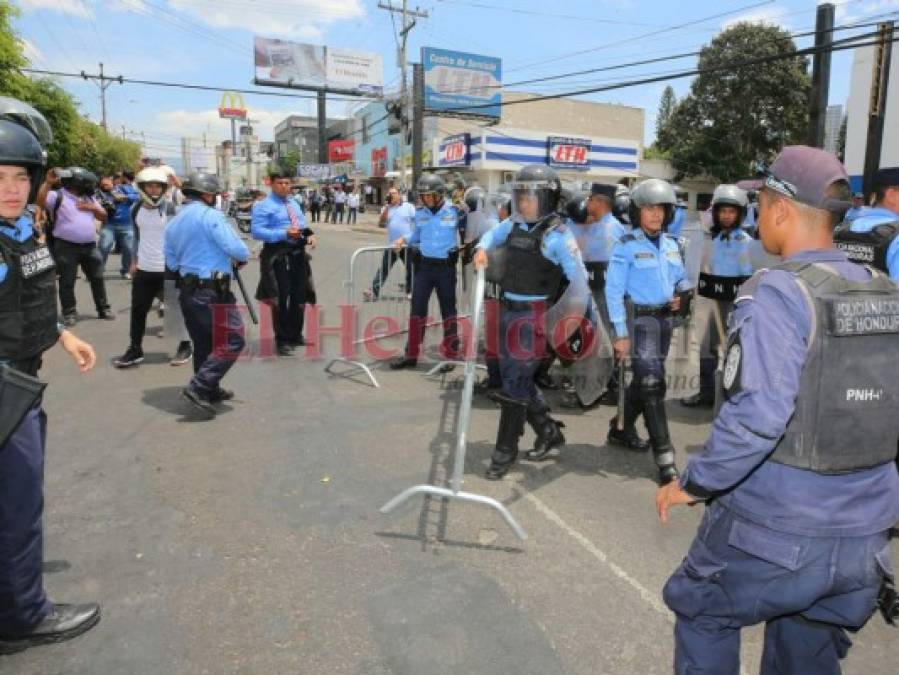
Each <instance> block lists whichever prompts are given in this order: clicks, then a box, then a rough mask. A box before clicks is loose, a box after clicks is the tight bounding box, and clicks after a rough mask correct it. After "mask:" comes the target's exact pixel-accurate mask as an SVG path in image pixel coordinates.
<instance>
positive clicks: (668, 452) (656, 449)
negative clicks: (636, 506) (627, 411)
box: [643, 388, 678, 485]
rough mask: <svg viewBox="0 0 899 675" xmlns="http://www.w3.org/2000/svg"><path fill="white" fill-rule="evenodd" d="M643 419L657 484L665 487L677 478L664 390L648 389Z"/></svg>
mask: <svg viewBox="0 0 899 675" xmlns="http://www.w3.org/2000/svg"><path fill="white" fill-rule="evenodd" d="M643 419H644V420H646V428H647V430H648V431H649V440H650V443H651V444H652V455H653V458H654V459H655V461H656V466H658V467H659V483H660V484H661V485H666V484H668V483H670V482H671V481H673V480H674V479H675V478H677V475H678V474H677V467H676V466H675V465H674V447H673V446H672V445H671V437H670V436H669V434H668V417H667V415H666V414H665V390H664V389H662V388H656V389H654V388H649V389H647V390H646V392H645V394H644V398H643Z"/></svg>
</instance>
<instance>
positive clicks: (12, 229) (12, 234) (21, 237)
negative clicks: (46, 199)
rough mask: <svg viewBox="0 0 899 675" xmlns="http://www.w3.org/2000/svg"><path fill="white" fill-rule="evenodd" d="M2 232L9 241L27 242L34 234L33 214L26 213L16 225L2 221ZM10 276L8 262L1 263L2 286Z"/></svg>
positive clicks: (0, 278)
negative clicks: (7, 276)
mask: <svg viewBox="0 0 899 675" xmlns="http://www.w3.org/2000/svg"><path fill="white" fill-rule="evenodd" d="M0 232H2V233H3V235H4V236H6V237H7V238H9V239H12V240H13V241H17V242H19V243H21V242H23V241H26V240H27V239H28V238H29V237H30V236H31V234H32V232H34V226H33V222H32V220H31V214H29V213H24V214H22V215H21V216H19V219H18V220H16V222H15V223H12V224H11V223H9V222H8V221H6V220H0ZM7 274H9V265H7V264H6V262H5V261H4V262H0V284H2V283H3V282H4V281H6V275H7Z"/></svg>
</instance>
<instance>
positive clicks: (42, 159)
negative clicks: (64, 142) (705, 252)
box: [0, 96, 53, 202]
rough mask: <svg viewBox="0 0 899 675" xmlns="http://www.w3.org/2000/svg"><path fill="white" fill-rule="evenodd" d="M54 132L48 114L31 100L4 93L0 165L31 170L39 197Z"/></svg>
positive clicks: (0, 111)
mask: <svg viewBox="0 0 899 675" xmlns="http://www.w3.org/2000/svg"><path fill="white" fill-rule="evenodd" d="M52 142H53V132H52V131H51V130H50V125H49V124H47V120H46V119H45V118H44V116H43V115H42V114H41V113H40V112H38V111H37V110H35V109H34V108H32V107H31V106H30V105H28V104H27V103H23V102H22V101H19V100H18V99H15V98H10V97H8V96H0V164H4V165H7V166H21V167H23V168H24V169H25V170H26V171H27V172H28V177H29V179H30V182H31V191H30V193H29V195H28V201H29V202H33V201H34V198H35V197H36V196H37V191H38V188H39V187H40V185H41V181H43V180H44V172H45V171H46V168H47V147H48V146H49V145H50V143H52Z"/></svg>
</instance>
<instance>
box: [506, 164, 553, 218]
mask: <svg viewBox="0 0 899 675" xmlns="http://www.w3.org/2000/svg"><path fill="white" fill-rule="evenodd" d="M561 194H562V182H561V181H560V180H559V175H558V174H557V173H556V172H555V171H554V170H553V169H551V168H550V167H548V166H547V165H546V164H527V165H525V166H523V167H522V168H521V169H519V170H518V173H516V174H515V179H514V180H513V181H512V211H513V217H514V219H515V220H516V222H520V223H536V222H539V221H541V220H543V219H544V218H546V217H547V216H550V215H552V214H553V213H555V212H556V210H557V209H558V208H559V198H560V197H561ZM533 200H536V208H533ZM522 211H524V212H522Z"/></svg>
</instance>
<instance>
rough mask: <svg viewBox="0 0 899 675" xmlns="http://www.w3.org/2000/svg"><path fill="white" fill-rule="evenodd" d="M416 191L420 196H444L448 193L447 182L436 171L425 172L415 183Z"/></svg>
mask: <svg viewBox="0 0 899 675" xmlns="http://www.w3.org/2000/svg"><path fill="white" fill-rule="evenodd" d="M415 191H416V192H417V193H418V195H419V197H424V196H425V195H437V196H438V197H441V198H442V197H443V196H444V195H446V183H444V182H443V179H442V178H441V177H440V176H438V175H437V174H436V173H423V174H421V177H420V178H419V179H418V183H416V184H415Z"/></svg>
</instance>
